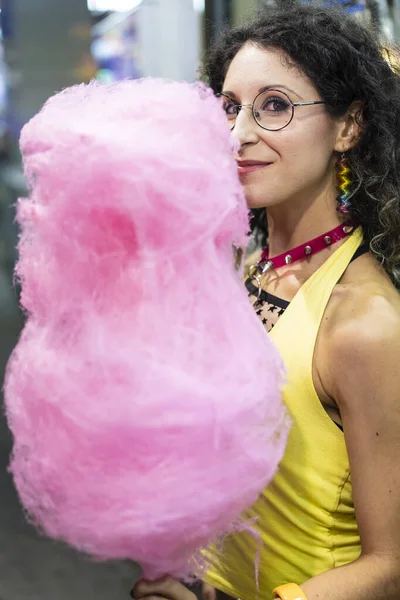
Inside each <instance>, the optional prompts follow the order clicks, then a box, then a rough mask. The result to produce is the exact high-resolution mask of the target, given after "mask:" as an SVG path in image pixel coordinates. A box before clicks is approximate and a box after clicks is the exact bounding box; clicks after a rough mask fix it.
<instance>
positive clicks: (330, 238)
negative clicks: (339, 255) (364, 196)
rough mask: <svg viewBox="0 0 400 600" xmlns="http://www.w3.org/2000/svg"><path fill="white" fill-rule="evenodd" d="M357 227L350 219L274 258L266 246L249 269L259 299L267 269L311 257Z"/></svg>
mask: <svg viewBox="0 0 400 600" xmlns="http://www.w3.org/2000/svg"><path fill="white" fill-rule="evenodd" d="M354 229H355V224H354V222H353V221H352V220H351V219H349V220H348V221H346V222H345V223H343V224H342V225H339V226H338V227H335V229H332V230H331V231H327V232H326V233H323V234H322V235H320V236H318V237H316V238H314V239H313V240H310V241H308V242H306V243H305V244H300V246H296V248H293V249H292V250H289V252H284V253H282V254H279V255H278V256H274V257H273V258H270V257H269V248H268V246H266V248H264V250H263V252H262V254H261V258H260V260H259V261H258V263H256V264H255V265H252V266H251V267H250V269H249V277H250V279H252V280H253V279H254V280H255V281H256V282H257V287H258V294H257V299H259V298H260V294H261V276H262V275H264V274H265V273H266V272H267V271H270V270H272V269H278V268H279V267H283V266H285V265H289V264H293V263H294V262H297V261H298V260H304V259H305V258H309V257H310V256H311V255H312V254H316V253H317V252H321V250H324V249H325V248H327V247H328V246H332V244H335V243H336V242H339V241H340V240H342V239H344V238H345V237H347V236H348V235H350V234H351V233H352V232H353V231H354Z"/></svg>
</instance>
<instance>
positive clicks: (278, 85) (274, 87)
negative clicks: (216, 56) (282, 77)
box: [222, 83, 303, 100]
mask: <svg viewBox="0 0 400 600" xmlns="http://www.w3.org/2000/svg"><path fill="white" fill-rule="evenodd" d="M280 89H282V90H286V91H287V92H290V93H291V94H294V95H295V96H297V97H298V98H300V100H303V98H302V97H301V96H300V95H299V94H298V93H297V92H296V91H295V90H292V89H291V88H289V87H287V85H282V84H281V83H272V84H270V85H265V86H264V87H262V88H260V89H259V90H258V92H257V93H258V94H262V92H266V91H267V90H280ZM222 94H226V95H227V96H233V97H234V98H237V95H236V94H235V92H231V91H230V90H222Z"/></svg>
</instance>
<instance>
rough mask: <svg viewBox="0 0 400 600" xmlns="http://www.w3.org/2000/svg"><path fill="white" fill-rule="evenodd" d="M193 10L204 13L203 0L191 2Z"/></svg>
mask: <svg viewBox="0 0 400 600" xmlns="http://www.w3.org/2000/svg"><path fill="white" fill-rule="evenodd" d="M193 8H194V10H196V11H197V12H204V9H205V0H193Z"/></svg>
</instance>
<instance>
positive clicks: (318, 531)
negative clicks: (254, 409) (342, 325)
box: [205, 229, 362, 600]
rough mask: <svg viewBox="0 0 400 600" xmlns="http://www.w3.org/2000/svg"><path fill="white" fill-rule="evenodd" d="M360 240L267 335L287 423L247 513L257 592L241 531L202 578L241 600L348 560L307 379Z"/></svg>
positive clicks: (346, 526)
mask: <svg viewBox="0 0 400 600" xmlns="http://www.w3.org/2000/svg"><path fill="white" fill-rule="evenodd" d="M361 242H362V232H361V230H360V229H357V230H356V231H355V232H354V233H353V234H352V235H351V236H350V237H349V238H348V239H347V240H346V241H345V242H344V243H343V244H342V246H340V248H338V250H336V251H335V252H334V253H333V254H332V255H331V256H330V257H329V258H328V260H327V261H326V262H325V263H324V264H323V265H322V266H321V267H320V269H318V270H317V271H316V272H315V273H314V274H313V275H312V276H311V277H310V278H309V279H308V280H307V281H306V282H305V283H304V285H303V286H302V287H301V289H300V290H299V292H298V293H297V294H296V296H295V297H294V299H293V300H292V302H291V303H290V304H289V306H288V308H287V309H286V311H285V313H284V314H283V315H282V316H281V317H280V318H279V320H278V322H277V324H276V325H275V327H274V329H273V330H272V332H271V333H270V335H271V337H272V338H273V340H274V341H275V343H276V345H277V347H278V349H279V351H280V352H281V355H282V357H283V360H284V362H285V365H286V369H287V383H286V386H285V389H284V400H285V403H286V406H287V408H288V410H289V412H290V414H291V417H292V420H293V425H292V429H291V432H290V435H289V441H288V445H287V448H286V452H285V456H284V458H283V460H282V462H281V464H280V467H279V471H278V473H277V475H276V476H275V478H274V479H273V481H272V483H271V484H270V485H269V486H268V488H267V489H266V490H265V491H264V493H263V494H262V495H261V497H260V498H259V500H258V502H257V503H256V504H255V506H254V507H253V509H252V514H255V515H258V517H259V519H258V526H257V528H258V530H259V532H260V533H261V536H262V541H263V547H262V550H261V556H260V563H259V588H258V590H257V586H256V579H255V557H256V554H257V550H258V545H257V541H256V540H255V539H253V538H252V537H251V536H250V535H249V534H247V533H240V534H235V535H233V536H231V537H229V538H227V539H226V540H225V542H224V545H223V549H222V551H221V552H219V551H217V550H216V549H215V548H211V549H210V550H209V551H207V555H208V558H209V559H210V561H211V565H212V567H211V569H210V570H209V572H208V573H207V576H206V577H205V580H206V581H208V582H209V583H210V584H211V585H214V586H215V587H216V588H217V589H220V590H222V591H223V592H225V593H227V594H229V595H230V596H233V597H234V598H241V599H242V600H256V598H257V597H258V598H260V599H263V600H269V599H270V598H271V597H272V590H273V589H274V588H275V587H276V586H277V585H281V584H283V583H288V582H294V583H297V584H301V583H304V581H307V580H308V579H310V578H311V577H314V576H315V575H318V574H320V573H323V572H325V571H327V570H329V569H332V568H333V567H338V566H341V565H344V564H346V563H348V562H351V561H353V560H355V559H356V558H357V557H358V556H359V554H360V538H359V534H358V529H357V523H356V518H355V512H354V506H353V500H352V490H351V478H350V470H349V461H348V456H347V451H346V445H345V442H344V436H343V433H342V431H341V430H340V429H339V428H338V427H337V425H335V424H334V423H333V421H332V420H331V419H330V417H329V416H328V415H327V413H326V412H325V410H324V408H323V406H322V405H321V403H320V400H319V398H318V396H317V394H316V391H315V388H314V384H313V379H312V362H313V354H314V348H315V343H316V338H317V334H318V330H319V326H320V323H321V320H322V318H323V314H324V311H325V308H326V306H327V303H328V301H329V298H330V296H331V294H332V290H333V288H334V287H335V285H336V283H337V282H338V281H339V280H340V278H341V276H342V275H343V273H344V271H345V270H346V268H347V266H348V264H349V262H350V261H351V258H352V256H353V254H354V253H355V251H356V250H357V248H358V247H359V246H360V245H361Z"/></svg>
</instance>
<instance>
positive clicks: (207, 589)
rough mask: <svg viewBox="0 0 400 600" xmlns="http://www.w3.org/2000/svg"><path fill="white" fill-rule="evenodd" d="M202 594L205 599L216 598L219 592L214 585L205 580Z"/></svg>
mask: <svg viewBox="0 0 400 600" xmlns="http://www.w3.org/2000/svg"><path fill="white" fill-rule="evenodd" d="M202 596H203V600H216V598H217V592H216V590H215V588H213V586H212V585H210V584H209V583H206V582H205V581H204V582H203V586H202Z"/></svg>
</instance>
